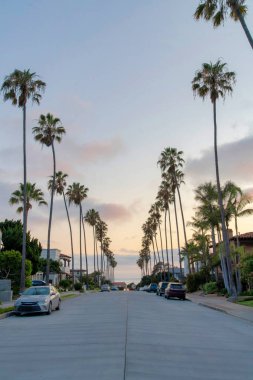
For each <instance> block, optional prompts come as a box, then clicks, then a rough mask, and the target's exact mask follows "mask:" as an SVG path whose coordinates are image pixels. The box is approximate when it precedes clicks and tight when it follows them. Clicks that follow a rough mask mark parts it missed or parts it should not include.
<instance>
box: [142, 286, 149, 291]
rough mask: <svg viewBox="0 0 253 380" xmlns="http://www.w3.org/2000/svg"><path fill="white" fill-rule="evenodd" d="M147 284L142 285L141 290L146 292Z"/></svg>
mask: <svg viewBox="0 0 253 380" xmlns="http://www.w3.org/2000/svg"><path fill="white" fill-rule="evenodd" d="M148 287H149V285H144V286H143V288H142V289H141V290H142V291H143V292H146V291H147V290H148Z"/></svg>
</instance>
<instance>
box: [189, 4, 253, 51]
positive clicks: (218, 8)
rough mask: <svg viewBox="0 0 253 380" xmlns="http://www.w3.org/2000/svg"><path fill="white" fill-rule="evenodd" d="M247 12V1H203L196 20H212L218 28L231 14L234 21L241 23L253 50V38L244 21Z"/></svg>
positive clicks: (196, 12)
mask: <svg viewBox="0 0 253 380" xmlns="http://www.w3.org/2000/svg"><path fill="white" fill-rule="evenodd" d="M247 11H248V8H247V5H246V1H245V0H202V1H201V2H200V4H199V5H198V7H197V9H196V11H195V13H194V18H195V19H196V20H199V19H200V18H204V19H205V20H206V21H209V20H212V23H213V26H214V27H215V28H216V27H218V26H220V25H221V24H223V23H224V21H225V19H226V17H227V15H228V14H229V16H230V18H231V19H232V20H234V21H238V20H239V21H240V23H241V26H242V28H243V30H244V33H245V34H246V37H247V39H248V41H249V44H250V46H251V47H252V49H253V38H252V36H251V34H250V32H249V29H248V27H247V25H246V22H245V19H244V16H246V15H247Z"/></svg>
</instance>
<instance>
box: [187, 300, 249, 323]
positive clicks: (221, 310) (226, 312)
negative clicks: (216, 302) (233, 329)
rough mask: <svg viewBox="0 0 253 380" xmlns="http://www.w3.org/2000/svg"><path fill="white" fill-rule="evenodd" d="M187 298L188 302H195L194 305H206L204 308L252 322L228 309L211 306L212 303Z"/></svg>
mask: <svg viewBox="0 0 253 380" xmlns="http://www.w3.org/2000/svg"><path fill="white" fill-rule="evenodd" d="M188 300H189V301H190V302H192V303H195V304H196V305H199V306H203V307H206V308H208V309H212V310H215V311H219V312H221V313H223V314H226V315H230V316H231V317H234V318H237V319H241V320H243V321H245V322H248V323H251V324H253V321H252V320H250V319H247V318H243V317H239V316H238V315H235V314H232V313H229V312H228V311H226V310H224V309H221V308H219V307H216V306H212V305H207V304H204V303H201V302H194V301H192V300H190V299H189V298H188Z"/></svg>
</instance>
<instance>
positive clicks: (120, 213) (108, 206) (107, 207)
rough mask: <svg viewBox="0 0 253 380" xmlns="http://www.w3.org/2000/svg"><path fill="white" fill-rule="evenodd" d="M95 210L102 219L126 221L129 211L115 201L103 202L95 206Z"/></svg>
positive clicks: (129, 215) (128, 217)
mask: <svg viewBox="0 0 253 380" xmlns="http://www.w3.org/2000/svg"><path fill="white" fill-rule="evenodd" d="M96 209H97V211H98V212H99V214H100V216H101V218H102V219H104V220H113V221H118V220H120V221H127V220H129V219H130V218H131V212H130V211H129V210H128V209H127V208H126V207H124V206H122V205H120V204H116V203H104V204H99V205H97V206H96Z"/></svg>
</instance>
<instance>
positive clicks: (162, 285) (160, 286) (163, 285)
mask: <svg viewBox="0 0 253 380" xmlns="http://www.w3.org/2000/svg"><path fill="white" fill-rule="evenodd" d="M167 286H168V282H159V284H158V286H157V290H156V295H157V296H163V295H164V292H165V289H166V288H167Z"/></svg>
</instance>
